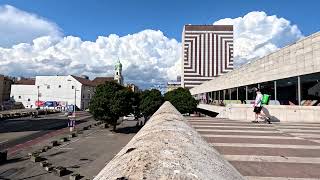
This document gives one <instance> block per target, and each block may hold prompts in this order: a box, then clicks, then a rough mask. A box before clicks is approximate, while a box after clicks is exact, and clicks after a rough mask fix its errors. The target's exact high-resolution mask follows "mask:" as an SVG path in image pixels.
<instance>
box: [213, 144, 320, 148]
mask: <svg viewBox="0 0 320 180" xmlns="http://www.w3.org/2000/svg"><path fill="white" fill-rule="evenodd" d="M210 144H211V145H213V146H229V147H265V148H295V149H320V146H316V145H290V144H250V143H210Z"/></svg>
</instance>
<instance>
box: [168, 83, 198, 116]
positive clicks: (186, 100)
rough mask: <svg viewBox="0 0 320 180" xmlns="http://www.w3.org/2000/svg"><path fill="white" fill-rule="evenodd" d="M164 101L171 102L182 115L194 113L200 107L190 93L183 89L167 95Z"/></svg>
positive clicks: (180, 88)
mask: <svg viewBox="0 0 320 180" xmlns="http://www.w3.org/2000/svg"><path fill="white" fill-rule="evenodd" d="M164 99H165V100H166V101H170V102H171V104H172V105H173V106H174V107H175V108H176V109H177V110H178V111H179V112H180V113H181V114H185V113H192V112H193V111H194V110H195V109H196V108H197V105H198V101H197V100H195V99H194V98H193V97H192V95H191V93H190V91H189V90H188V89H186V88H182V87H179V88H178V89H175V90H172V91H169V92H167V93H165V94H164Z"/></svg>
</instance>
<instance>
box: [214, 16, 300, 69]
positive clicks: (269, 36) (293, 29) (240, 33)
mask: <svg viewBox="0 0 320 180" xmlns="http://www.w3.org/2000/svg"><path fill="white" fill-rule="evenodd" d="M213 24H218V25H219V24H220V25H222V24H223V25H233V26H234V59H235V61H234V62H235V65H236V66H239V65H241V64H244V63H247V62H249V61H250V60H253V59H256V58H260V57H263V56H265V55H267V54H269V53H271V52H274V51H275V50H277V49H279V48H281V47H283V46H285V45H288V44H291V43H293V42H295V41H297V40H299V39H300V38H302V37H303V35H302V33H301V31H300V30H299V28H298V27H297V25H293V24H291V22H290V21H289V20H287V19H284V18H281V17H277V16H276V15H272V16H268V15H267V14H266V13H265V12H263V11H253V12H250V13H248V14H246V15H245V16H243V17H238V18H234V19H231V18H226V19H221V20H218V21H216V22H214V23H213Z"/></svg>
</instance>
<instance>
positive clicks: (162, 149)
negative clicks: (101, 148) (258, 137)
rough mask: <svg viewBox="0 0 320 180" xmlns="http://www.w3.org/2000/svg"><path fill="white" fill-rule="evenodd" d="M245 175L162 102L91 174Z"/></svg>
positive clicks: (221, 179)
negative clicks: (148, 118)
mask: <svg viewBox="0 0 320 180" xmlns="http://www.w3.org/2000/svg"><path fill="white" fill-rule="evenodd" d="M117 178H124V179H139V180H140V179H150V180H153V179H216V180H224V179H225V180H229V179H233V180H237V179H244V178H243V177H242V176H241V175H240V173H239V172H238V171H237V170H235V169H234V168H233V167H232V166H231V165H230V164H229V163H228V162H227V161H226V160H224V159H223V158H222V157H221V156H220V155H219V154H218V152H217V151H216V150H215V149H213V147H211V146H210V145H209V144H208V143H207V142H206V141H204V140H203V139H202V138H201V136H200V135H199V134H198V133H197V132H196V131H195V130H194V129H193V128H191V126H189V125H188V124H187V122H186V121H185V119H184V117H183V116H182V115H181V114H180V113H179V112H178V111H177V110H176V109H175V108H174V107H173V106H172V105H171V104H170V103H169V102H165V103H164V104H163V105H162V106H161V107H160V109H159V110H158V111H157V112H156V113H155V114H154V115H153V116H152V117H151V119H150V120H149V121H148V122H147V123H146V125H145V126H144V127H143V128H142V129H141V130H140V131H139V132H138V134H137V135H136V136H134V137H133V139H132V140H131V141H130V142H129V143H128V144H127V145H126V146H125V147H124V148H123V149H122V150H121V151H120V152H119V153H118V154H117V155H116V156H115V157H114V158H113V159H112V160H111V161H110V162H109V163H108V164H107V165H106V167H105V168H103V170H102V171H101V172H100V173H99V174H98V175H97V176H96V177H95V178H94V179H95V180H105V179H113V180H115V179H117Z"/></svg>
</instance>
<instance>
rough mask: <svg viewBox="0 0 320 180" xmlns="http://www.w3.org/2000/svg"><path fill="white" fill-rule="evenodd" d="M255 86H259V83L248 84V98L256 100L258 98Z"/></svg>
mask: <svg viewBox="0 0 320 180" xmlns="http://www.w3.org/2000/svg"><path fill="white" fill-rule="evenodd" d="M255 88H258V84H251V85H248V100H255V99H256V91H255Z"/></svg>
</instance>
